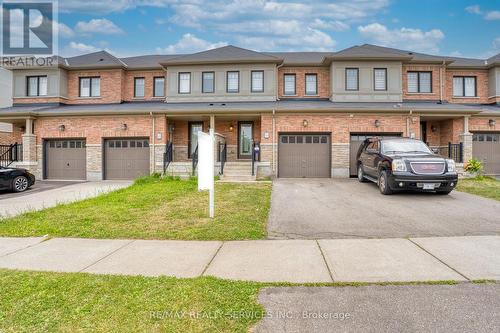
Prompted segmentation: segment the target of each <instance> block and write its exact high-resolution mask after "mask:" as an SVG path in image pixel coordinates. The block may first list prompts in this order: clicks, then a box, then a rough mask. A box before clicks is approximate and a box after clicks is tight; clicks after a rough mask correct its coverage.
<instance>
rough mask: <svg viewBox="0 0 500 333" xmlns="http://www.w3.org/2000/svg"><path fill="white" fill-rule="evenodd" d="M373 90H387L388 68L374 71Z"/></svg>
mask: <svg viewBox="0 0 500 333" xmlns="http://www.w3.org/2000/svg"><path fill="white" fill-rule="evenodd" d="M373 89H374V90H387V68H375V69H373Z"/></svg>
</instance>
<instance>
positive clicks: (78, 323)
mask: <svg viewBox="0 0 500 333" xmlns="http://www.w3.org/2000/svg"><path fill="white" fill-rule="evenodd" d="M261 286H262V285H260V284H258V283H252V282H233V281H227V280H219V279H215V278H210V277H203V278H196V279H176V278H168V277H159V278H145V277H125V276H106V275H88V274H65V273H35V272H21V271H7V270H0V295H1V296H0V332H2V333H4V332H5V333H6V332H183V333H184V332H247V331H248V329H249V328H250V327H251V326H252V325H253V324H255V323H256V322H257V321H258V320H259V318H260V317H261V313H262V311H263V308H262V307H261V306H260V305H259V304H257V294H258V292H259V289H260V288H261ZM243 311H244V312H246V313H248V314H250V315H246V316H245V315H240V316H238V314H240V313H242V312H243ZM183 312H184V314H183ZM191 313H192V315H191ZM172 314H174V315H175V314H177V318H175V317H174V316H172ZM194 315H197V316H199V317H198V318H195V317H194Z"/></svg>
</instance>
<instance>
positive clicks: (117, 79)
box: [67, 69, 125, 104]
mask: <svg viewBox="0 0 500 333" xmlns="http://www.w3.org/2000/svg"><path fill="white" fill-rule="evenodd" d="M97 76H98V77H100V78H101V96H100V97H79V94H80V86H79V85H80V80H79V78H80V77H97ZM124 77H125V74H124V71H123V70H121V69H110V70H90V71H69V72H68V100H67V104H113V103H121V102H122V101H123V94H122V87H123V85H122V82H124Z"/></svg>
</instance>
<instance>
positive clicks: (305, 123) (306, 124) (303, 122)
mask: <svg viewBox="0 0 500 333" xmlns="http://www.w3.org/2000/svg"><path fill="white" fill-rule="evenodd" d="M302 126H304V127H307V126H309V122H308V121H307V119H304V120H303V121H302Z"/></svg>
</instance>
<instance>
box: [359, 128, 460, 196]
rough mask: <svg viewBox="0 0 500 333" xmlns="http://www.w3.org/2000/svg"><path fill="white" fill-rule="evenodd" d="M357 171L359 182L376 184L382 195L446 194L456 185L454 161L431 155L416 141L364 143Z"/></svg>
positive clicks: (431, 153) (380, 139) (380, 140)
mask: <svg viewBox="0 0 500 333" xmlns="http://www.w3.org/2000/svg"><path fill="white" fill-rule="evenodd" d="M357 167H358V180H359V181H360V182H364V181H366V180H371V181H373V182H375V183H377V184H378V186H379V189H380V192H381V193H382V194H392V193H393V192H395V191H407V190H412V191H435V192H436V193H438V194H448V193H450V192H451V191H452V190H453V189H454V188H455V187H456V186H457V182H458V175H457V172H456V170H455V161H453V160H449V159H445V158H443V157H441V156H438V155H436V154H434V153H433V152H432V150H431V149H430V148H429V147H428V146H427V145H426V144H425V143H423V142H422V141H420V140H415V139H406V138H371V139H366V140H365V141H364V142H363V144H362V145H361V147H360V148H359V151H358V155H357Z"/></svg>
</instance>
